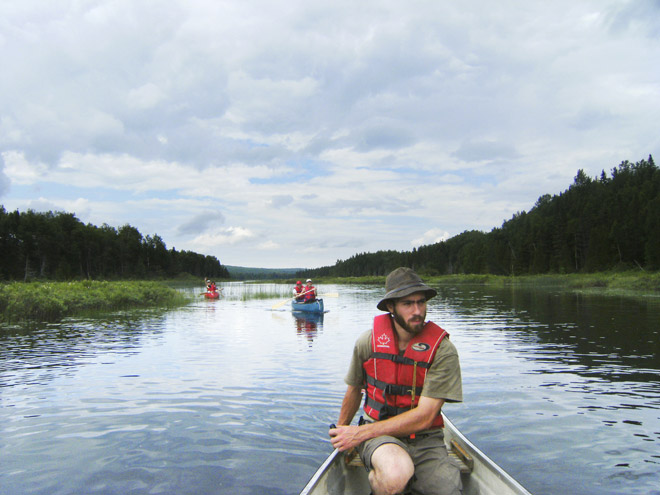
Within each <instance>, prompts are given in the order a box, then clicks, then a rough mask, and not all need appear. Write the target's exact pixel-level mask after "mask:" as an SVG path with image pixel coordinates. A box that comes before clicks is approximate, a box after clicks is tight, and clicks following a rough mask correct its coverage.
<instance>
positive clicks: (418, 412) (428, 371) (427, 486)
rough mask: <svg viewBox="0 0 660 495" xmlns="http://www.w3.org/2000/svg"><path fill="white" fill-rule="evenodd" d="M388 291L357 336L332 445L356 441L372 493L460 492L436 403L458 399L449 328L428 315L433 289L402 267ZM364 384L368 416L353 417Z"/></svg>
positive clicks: (446, 494) (443, 494) (435, 494)
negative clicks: (354, 422)
mask: <svg viewBox="0 0 660 495" xmlns="http://www.w3.org/2000/svg"><path fill="white" fill-rule="evenodd" d="M385 291H386V294H385V296H384V297H383V299H382V300H381V301H380V302H379V303H378V304H377V306H376V307H377V308H378V309H379V310H381V311H385V312H386V313H384V314H382V315H378V316H376V317H375V318H374V325H373V328H372V329H371V330H368V331H367V332H365V333H363V334H362V335H361V336H360V337H358V339H357V341H356V343H355V347H354V349H353V357H352V360H351V364H350V367H349V370H348V373H347V375H346V377H345V379H344V381H345V382H346V384H347V386H348V388H347V390H346V394H345V395H344V400H343V402H342V406H341V411H340V413H339V419H338V421H337V425H338V426H337V427H334V428H331V429H330V432H329V433H330V438H331V442H332V445H333V446H334V447H335V448H337V449H339V450H340V451H346V450H349V449H352V448H357V450H358V453H359V455H360V457H361V458H362V461H363V463H364V466H365V468H366V469H367V471H368V472H369V483H370V484H371V489H372V493H373V494H374V495H395V494H399V493H403V492H404V491H408V490H411V491H412V493H415V494H422V495H456V494H459V493H461V489H462V485H461V477H460V471H459V468H458V466H457V465H456V464H455V463H454V462H453V461H452V460H451V459H450V458H449V456H448V454H447V449H446V447H445V444H444V434H443V429H442V428H443V420H442V414H441V409H442V406H443V404H444V403H445V402H461V401H462V400H463V389H462V383H461V368H460V363H459V360H458V353H457V352H456V348H455V347H454V345H453V344H452V343H451V342H450V340H449V335H448V334H447V332H446V331H445V330H443V329H442V328H440V327H439V326H438V325H436V324H435V323H433V322H430V321H429V322H427V321H426V305H427V301H428V300H429V299H431V298H433V297H435V296H436V295H437V292H436V291H435V290H434V289H432V288H431V287H429V286H427V285H426V284H424V282H422V280H421V278H419V276H418V275H417V274H416V273H415V272H414V271H413V270H411V269H410V268H406V267H401V268H397V269H396V270H394V271H393V272H391V273H390V274H389V275H388V276H387V279H386V281H385ZM362 390H365V391H366V394H365V402H364V413H365V416H364V417H362V418H360V422H359V424H358V425H351V421H352V420H353V417H354V416H355V414H356V412H357V411H358V409H359V408H360V404H361V399H362Z"/></svg>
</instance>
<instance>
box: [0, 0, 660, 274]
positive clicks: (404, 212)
mask: <svg viewBox="0 0 660 495" xmlns="http://www.w3.org/2000/svg"><path fill="white" fill-rule="evenodd" d="M473 12H480V15H474V14H473ZM659 12H660V8H658V6H657V4H656V3H654V2H618V1H613V0H586V1H583V2H571V1H569V0H559V2H558V3H557V2H551V3H548V2H536V3H529V5H526V7H525V8H519V7H517V6H516V7H514V6H507V5H500V6H499V7H498V9H496V10H493V9H492V8H491V5H490V3H488V2H486V1H485V0H473V1H471V3H470V5H469V8H466V6H465V5H459V4H454V3H451V2H426V3H423V4H419V5H416V8H414V9H413V8H410V6H409V5H407V4H404V3H401V2H392V1H389V0H387V1H384V2H370V1H367V2H362V3H360V4H359V5H355V4H352V3H350V2H344V1H339V2H332V3H327V2H326V3H323V2H309V1H303V0H292V1H291V2H288V3H287V4H286V5H284V4H282V3H273V2H263V1H259V2H239V1H235V0H229V1H227V2H221V3H218V2H213V1H211V0H201V1H198V2H192V3H191V2H185V1H183V0H173V1H169V2H162V1H160V0H157V1H156V3H155V4H145V3H141V2H132V1H129V0H116V1H109V0H100V1H98V2H92V3H85V2H82V3H80V2H78V3H75V2H74V3H71V2H51V3H48V4H47V5H46V4H44V2H37V1H36V0H25V1H23V2H20V3H19V2H5V3H3V4H2V6H0V15H2V19H3V21H2V25H1V26H0V56H1V57H2V60H3V71H4V72H5V73H7V74H11V77H5V78H2V79H0V105H1V107H2V109H3V111H2V115H1V116H0V154H1V156H2V161H3V164H4V165H3V168H1V169H0V195H2V198H3V203H4V205H5V207H7V208H10V209H14V208H20V209H25V208H27V207H30V205H33V206H34V205H41V207H44V208H46V207H58V208H60V207H61V208H72V209H73V210H72V211H74V212H75V213H77V214H78V215H79V217H84V218H85V219H86V221H96V222H98V223H104V222H109V223H113V224H115V225H122V224H124V223H130V224H131V225H134V226H136V227H138V228H139V229H140V231H142V232H145V233H151V232H158V234H159V235H161V236H162V237H163V238H164V239H165V240H166V242H167V243H168V245H176V246H177V248H179V249H195V250H199V251H201V252H207V253H209V254H213V255H216V256H218V257H219V258H220V259H222V260H225V261H227V262H228V263H230V264H234V265H239V264H249V263H251V262H254V263H263V262H264V257H263V252H264V251H263V250H264V249H268V250H269V251H268V252H269V258H268V261H269V262H270V263H272V265H273V266H291V265H295V266H301V265H307V266H319V265H327V264H331V263H333V262H334V261H336V260H337V259H341V258H347V257H350V256H351V255H353V254H355V252H356V251H360V252H362V251H372V250H378V249H408V248H409V239H415V240H414V241H413V245H415V244H418V245H421V244H424V243H429V242H433V241H434V240H435V239H442V238H444V237H445V236H446V235H447V232H448V233H450V235H455V234H458V233H460V232H462V231H464V230H469V229H485V230H490V229H491V228H493V227H495V226H498V225H499V224H501V222H502V221H503V220H505V219H507V218H510V216H511V215H512V214H513V213H515V212H517V211H520V210H523V209H529V208H530V207H531V206H532V205H533V204H534V202H535V201H536V199H537V198H538V197H539V196H540V195H542V194H545V193H552V194H554V193H558V192H561V191H562V190H563V189H565V188H566V187H568V185H569V184H570V183H571V181H572V178H573V177H574V176H575V173H576V171H577V169H578V168H582V169H584V170H585V171H586V172H587V173H588V174H589V175H592V176H596V175H598V174H599V173H600V171H601V170H602V169H606V170H608V169H610V168H612V167H614V166H616V165H617V164H618V163H619V162H620V161H621V160H638V159H640V158H645V157H647V156H648V155H649V154H657V153H658V150H659V149H660V138H658V136H657V132H656V131H655V128H654V126H653V125H652V123H653V122H655V120H656V116H657V115H658V114H660V96H659V95H660V85H659V83H658V81H659V80H660V74H659V72H658V69H656V68H655V65H653V64H651V63H649V60H655V58H656V57H657V56H656V54H657V53H658V50H660V46H659V45H660V34H659V31H658V26H659V25H660V22H659V21H660V15H659ZM656 159H657V157H656ZM9 185H11V188H10V187H9ZM35 198H40V199H39V200H35ZM37 201H38V203H37ZM294 207H295V212H296V213H295V215H287V214H286V213H287V209H289V208H291V209H292V208H294ZM204 212H208V214H205V213H204ZM220 212H222V213H220ZM227 225H230V226H231V227H229V226H227ZM434 225H442V228H439V227H438V228H433V229H429V226H434ZM330 229H331V231H330ZM420 232H425V233H424V234H422V235H420Z"/></svg>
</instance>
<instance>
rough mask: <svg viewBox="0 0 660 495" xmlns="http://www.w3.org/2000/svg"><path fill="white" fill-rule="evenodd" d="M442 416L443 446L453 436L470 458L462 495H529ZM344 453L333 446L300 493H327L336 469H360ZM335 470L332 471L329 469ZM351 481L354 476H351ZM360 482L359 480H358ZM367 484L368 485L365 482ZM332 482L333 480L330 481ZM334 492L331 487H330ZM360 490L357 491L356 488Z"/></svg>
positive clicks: (347, 481) (464, 476) (310, 494)
mask: <svg viewBox="0 0 660 495" xmlns="http://www.w3.org/2000/svg"><path fill="white" fill-rule="evenodd" d="M443 417H444V420H445V428H444V430H445V445H446V446H447V449H448V450H450V449H451V441H452V440H454V441H455V442H456V443H457V444H458V445H460V447H461V448H462V449H463V450H464V451H465V452H466V453H467V454H468V455H469V456H470V457H471V458H472V460H473V462H474V464H473V467H472V470H471V472H470V473H469V474H463V475H462V479H463V493H464V494H465V495H531V493H530V492H529V491H527V489H525V487H523V486H522V485H521V484H520V483H519V482H518V481H516V479H515V478H513V477H512V476H511V475H510V474H508V473H507V472H506V471H505V470H504V469H502V468H501V467H500V466H498V465H497V464H496V463H495V462H493V461H492V460H491V459H490V458H489V457H488V456H487V455H486V454H484V453H483V452H481V451H480V450H479V449H478V448H477V447H476V446H475V445H474V444H473V443H472V442H470V441H469V440H468V439H467V437H465V436H464V435H463V434H462V433H461V432H460V431H459V430H458V428H456V427H455V426H454V424H453V423H452V422H451V421H449V420H448V419H447V417H446V416H445V415H444V413H443ZM343 460H344V456H343V455H342V454H341V453H340V452H339V451H338V450H336V449H335V450H334V451H333V452H332V453H331V454H330V455H329V456H328V458H327V459H326V460H325V461H324V462H323V464H321V466H320V467H319V469H318V470H317V471H316V473H314V475H313V476H312V478H311V479H310V480H309V482H308V483H307V484H306V485H305V487H304V488H303V490H302V491H301V492H300V495H329V493H330V492H331V490H328V489H327V488H328V486H329V484H330V481H329V478H330V477H336V476H337V474H336V473H337V472H340V473H342V475H343V476H348V477H349V478H350V477H351V476H353V475H352V474H350V472H348V471H347V470H348V469H360V468H359V467H358V468H351V467H347V466H344V465H343V464H344V461H343ZM338 463H341V464H342V466H341V470H337V469H335V467H336V466H335V464H338ZM361 469H362V473H364V474H363V476H364V478H365V482H366V471H364V468H361ZM333 471H335V474H333V473H332V472H333ZM353 481H355V478H353ZM349 482H350V481H349V480H346V481H345V483H346V485H347V486H346V488H348V484H349ZM360 483H361V482H360ZM366 483H367V486H368V482H366ZM332 484H333V485H336V484H337V483H336V482H335V483H332ZM332 493H334V491H332ZM345 493H347V494H348V493H356V492H354V491H353V490H349V491H346V492H345ZM357 493H361V492H357Z"/></svg>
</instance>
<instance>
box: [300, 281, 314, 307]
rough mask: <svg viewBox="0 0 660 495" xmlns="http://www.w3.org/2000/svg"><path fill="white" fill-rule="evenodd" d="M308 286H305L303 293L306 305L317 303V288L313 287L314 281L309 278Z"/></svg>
mask: <svg viewBox="0 0 660 495" xmlns="http://www.w3.org/2000/svg"><path fill="white" fill-rule="evenodd" d="M305 283H306V284H307V285H305V288H304V290H303V293H304V294H305V295H304V296H303V297H304V301H305V302H306V303H310V302H314V301H316V287H314V286H313V285H312V279H311V278H308V279H307V281H306V282H305Z"/></svg>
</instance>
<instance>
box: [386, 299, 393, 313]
mask: <svg viewBox="0 0 660 495" xmlns="http://www.w3.org/2000/svg"><path fill="white" fill-rule="evenodd" d="M385 307H386V308H387V310H388V311H389V312H390V315H393V314H394V303H393V302H392V301H387V302H386V303H385Z"/></svg>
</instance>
